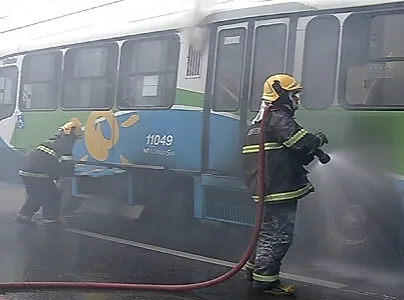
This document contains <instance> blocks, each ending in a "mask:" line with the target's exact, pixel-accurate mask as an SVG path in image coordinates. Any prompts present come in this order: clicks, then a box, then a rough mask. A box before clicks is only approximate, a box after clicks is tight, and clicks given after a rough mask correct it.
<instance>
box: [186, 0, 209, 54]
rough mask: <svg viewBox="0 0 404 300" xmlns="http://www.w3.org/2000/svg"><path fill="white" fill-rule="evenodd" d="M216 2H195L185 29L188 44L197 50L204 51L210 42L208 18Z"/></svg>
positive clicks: (198, 0) (197, 0)
mask: <svg viewBox="0 0 404 300" xmlns="http://www.w3.org/2000/svg"><path fill="white" fill-rule="evenodd" d="M213 5H214V0H194V3H193V8H192V13H191V14H190V18H189V20H188V22H187V24H188V25H187V27H185V28H184V29H183V32H184V34H185V38H186V40H187V42H188V43H189V44H190V45H192V46H193V47H194V49H195V50H202V49H203V48H204V47H205V45H206V42H207V40H208V35H209V31H208V29H207V23H206V17H207V16H208V14H209V12H211V11H212V8H213Z"/></svg>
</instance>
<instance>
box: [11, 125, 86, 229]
mask: <svg viewBox="0 0 404 300" xmlns="http://www.w3.org/2000/svg"><path fill="white" fill-rule="evenodd" d="M81 127H82V123H81V122H80V120H79V119H77V118H73V119H71V120H70V121H69V122H67V123H66V124H64V125H63V126H62V127H60V128H59V130H58V133H57V134H56V135H55V136H54V137H52V138H50V139H49V140H47V141H46V142H44V143H42V144H40V145H39V146H38V147H37V148H36V149H35V150H33V151H32V152H30V153H29V154H28V155H27V156H26V157H25V161H24V163H23V165H22V168H21V169H20V171H19V175H20V176H21V178H22V181H23V183H24V185H25V190H26V202H25V204H24V206H23V207H22V208H21V210H20V212H19V214H18V215H17V222H19V223H21V224H36V223H35V222H34V221H33V220H32V217H33V215H34V214H35V213H36V212H37V211H38V210H39V209H40V208H41V206H42V211H43V222H44V223H45V224H60V219H59V215H60V205H61V203H60V202H61V191H60V190H59V188H58V187H57V181H58V180H59V179H60V178H62V177H71V176H73V175H74V161H73V154H72V151H73V146H74V143H75V142H76V140H77V139H80V138H81V137H82V128H81Z"/></svg>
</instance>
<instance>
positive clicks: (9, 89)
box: [0, 66, 18, 120]
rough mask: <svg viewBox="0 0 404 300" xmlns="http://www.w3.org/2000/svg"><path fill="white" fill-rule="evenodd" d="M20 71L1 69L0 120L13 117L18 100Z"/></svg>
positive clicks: (14, 68)
mask: <svg viewBox="0 0 404 300" xmlns="http://www.w3.org/2000/svg"><path fill="white" fill-rule="evenodd" d="M17 79H18V69H17V67H15V66H10V67H3V68H0V120H2V119H5V118H8V117H10V116H12V115H13V113H14V110H15V104H16V98H17Z"/></svg>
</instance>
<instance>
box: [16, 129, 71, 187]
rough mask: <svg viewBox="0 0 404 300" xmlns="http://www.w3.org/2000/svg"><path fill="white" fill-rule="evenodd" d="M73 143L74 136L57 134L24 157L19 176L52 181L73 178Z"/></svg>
mask: <svg viewBox="0 0 404 300" xmlns="http://www.w3.org/2000/svg"><path fill="white" fill-rule="evenodd" d="M74 143H75V136H74V134H70V135H65V134H59V135H56V136H55V137H53V138H51V139H49V140H47V141H46V142H44V143H42V144H41V145H39V146H38V147H37V148H36V149H35V150H34V151H32V152H31V153H29V154H28V155H27V156H26V157H25V161H24V162H23V165H22V168H21V169H20V171H19V174H20V175H21V176H27V177H39V178H51V179H53V180H58V179H60V178H61V177H71V176H73V175H74V165H75V163H74V162H73V154H72V152H73V146H74Z"/></svg>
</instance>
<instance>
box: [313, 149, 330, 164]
mask: <svg viewBox="0 0 404 300" xmlns="http://www.w3.org/2000/svg"><path fill="white" fill-rule="evenodd" d="M314 155H315V156H317V157H318V160H319V161H320V163H322V164H323V165H325V164H328V163H329V162H330V160H331V156H330V155H328V154H327V153H325V152H324V151H323V150H321V149H317V150H316V151H315V152H314Z"/></svg>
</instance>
